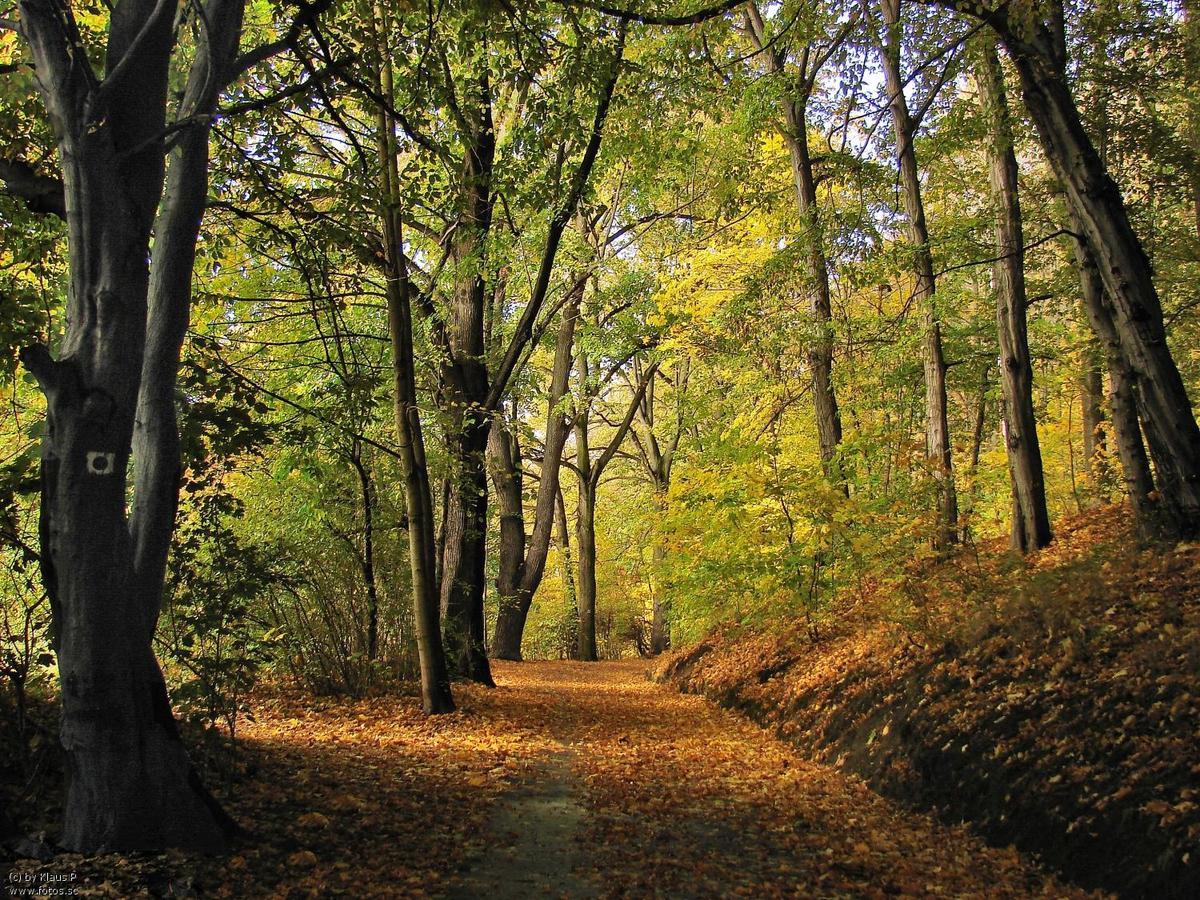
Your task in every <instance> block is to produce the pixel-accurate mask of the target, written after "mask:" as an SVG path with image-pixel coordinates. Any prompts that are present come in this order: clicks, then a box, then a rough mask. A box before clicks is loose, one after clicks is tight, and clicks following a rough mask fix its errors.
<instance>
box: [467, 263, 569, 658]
mask: <svg viewBox="0 0 1200 900" xmlns="http://www.w3.org/2000/svg"><path fill="white" fill-rule="evenodd" d="M586 284H587V278H586V276H577V277H575V278H574V279H573V280H572V287H571V293H570V295H569V296H568V297H567V301H566V304H565V306H564V307H563V312H562V322H561V324H560V325H559V328H558V336H557V338H556V340H555V349H554V364H553V367H552V369H551V372H550V389H549V391H548V392H547V409H546V432H545V434H546V437H545V440H544V442H543V448H544V451H543V454H542V471H541V476H540V477H539V479H538V494H537V505H536V506H535V508H534V514H533V531H532V533H531V535H530V537H529V543H528V547H526V542H525V520H524V509H523V506H522V501H521V483H520V470H519V467H518V461H519V459H520V453H519V448H518V447H516V443H515V441H512V442H511V443H510V445H509V447H508V448H506V446H505V444H502V443H499V442H498V441H496V440H493V441H492V442H491V443H489V447H488V450H489V459H490V460H491V461H492V480H493V482H494V483H495V485H496V494H497V496H498V497H499V500H500V571H499V575H498V576H497V578H496V588H497V593H498V594H499V598H500V608H499V611H498V613H497V616H496V631H495V635H494V639H493V641H492V656H494V657H495V658H497V659H512V660H519V659H520V658H521V639H522V637H523V635H524V633H525V620H526V618H527V617H528V615H529V608H530V605H531V604H532V603H533V595H534V594H535V593H536V592H537V589H538V586H539V585H540V584H541V582H542V576H543V575H544V574H545V571H546V557H547V555H548V553H549V551H550V537H551V533H552V529H553V525H554V507H555V502H556V498H557V496H558V485H559V470H560V460H561V458H562V452H563V447H564V446H565V445H566V442H567V435H568V433H569V431H570V429H569V428H568V427H567V417H566V413H565V412H564V410H563V409H562V401H563V398H564V397H566V395H567V391H568V389H569V387H570V378H571V361H572V356H573V352H574V347H575V325H576V322H577V321H578V319H579V304H580V302H581V300H582V298H583V291H584V288H585V286H586ZM506 449H509V452H505V451H506ZM513 451H515V453H514V452H513ZM506 529H507V530H506Z"/></svg>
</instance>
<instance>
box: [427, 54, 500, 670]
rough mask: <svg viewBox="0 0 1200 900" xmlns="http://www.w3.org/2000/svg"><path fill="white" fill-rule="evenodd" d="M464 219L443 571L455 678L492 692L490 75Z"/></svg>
mask: <svg viewBox="0 0 1200 900" xmlns="http://www.w3.org/2000/svg"><path fill="white" fill-rule="evenodd" d="M463 102H464V108H463V112H464V123H465V124H466V125H467V126H469V127H468V128H467V129H466V130H464V132H463V134H462V141H463V159H462V173H461V176H460V184H461V192H462V212H461V215H460V218H459V222H458V227H457V230H456V232H455V235H456V236H455V238H454V242H453V256H454V264H455V269H456V272H455V279H454V291H453V296H452V297H451V304H450V306H451V308H450V321H449V328H448V330H447V338H448V346H447V348H446V356H445V358H444V359H443V361H442V371H441V383H440V386H439V391H438V401H439V403H440V405H441V407H442V410H443V412H444V413H445V414H446V417H447V419H448V420H449V423H448V429H447V438H448V442H449V449H450V459H451V471H452V477H451V483H450V497H449V503H448V504H447V507H446V513H445V515H446V532H445V541H446V545H445V556H444V559H443V567H442V584H441V596H442V614H443V617H444V622H443V627H444V629H445V632H444V633H445V641H446V652H447V654H448V655H449V658H450V660H451V662H452V664H453V667H454V669H455V671H456V672H457V674H459V675H460V676H462V677H464V678H469V679H471V680H472V681H478V682H481V683H483V684H487V685H492V684H493V681H492V675H491V668H490V666H489V665H488V660H487V639H486V636H485V634H484V619H483V599H484V594H485V591H486V586H485V580H484V579H485V576H484V568H485V561H486V556H487V502H488V483H487V481H488V479H487V462H486V451H487V440H488V432H489V430H490V428H491V421H490V416H489V415H488V408H487V399H488V394H489V389H490V387H491V385H490V383H489V379H488V372H487V365H486V362H485V350H486V348H485V346H484V319H485V312H486V306H487V298H488V296H489V291H488V286H487V281H486V278H485V273H486V268H487V265H486V246H487V240H488V234H489V233H490V231H491V226H492V211H493V202H494V198H493V196H492V171H493V165H494V162H495V154H496V137H495V132H494V130H493V128H492V111H491V103H492V100H491V87H490V84H489V82H488V77H487V73H486V70H485V71H481V72H480V73H479V75H478V76H477V77H476V78H475V80H474V82H473V84H472V86H471V89H470V91H469V92H468V94H467V96H466V97H465V98H464V101H463Z"/></svg>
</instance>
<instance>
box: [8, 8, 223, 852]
mask: <svg viewBox="0 0 1200 900" xmlns="http://www.w3.org/2000/svg"><path fill="white" fill-rule="evenodd" d="M20 10H21V21H20V31H21V34H22V36H23V37H24V39H25V41H26V42H27V43H28V45H29V48H30V51H31V54H32V57H33V59H34V63H35V73H36V83H37V87H38V90H39V93H40V94H41V97H42V99H43V101H44V102H45V106H46V109H47V112H48V113H49V118H50V122H51V125H52V127H53V130H54V134H55V137H56V140H57V142H58V149H59V156H60V165H61V167H62V171H63V176H64V178H63V183H64V186H65V189H64V197H63V200H64V204H63V212H64V213H65V218H66V221H67V241H68V257H69V284H68V292H67V315H66V319H65V321H66V323H67V325H66V332H65V335H64V339H63V342H62V346H61V350H60V352H59V356H58V358H57V360H55V359H53V358H51V355H50V353H49V351H48V350H47V349H46V348H45V347H40V346H39V347H31V348H27V349H26V350H25V351H24V352H23V353H22V359H23V361H24V362H25V364H26V366H27V368H28V369H29V370H30V372H31V373H32V374H33V375H34V376H35V377H36V378H37V380H38V382H39V384H40V386H41V388H42V390H43V392H44V394H45V395H46V402H47V424H46V431H45V436H44V438H43V445H42V484H43V495H42V504H41V523H40V532H41V540H42V564H43V574H44V577H45V578H46V585H45V587H46V590H47V593H48V594H49V596H50V598H51V604H52V610H53V615H54V620H55V621H54V633H55V647H56V650H57V655H58V663H59V673H60V678H61V685H62V692H61V693H62V708H63V715H62V731H61V740H62V745H63V749H64V751H65V767H66V772H67V793H66V798H65V802H64V829H63V837H62V844H63V845H64V846H66V847H67V848H69V849H72V850H76V851H80V852H87V853H95V852H108V851H128V850H150V849H159V848H163V847H184V848H189V849H195V850H201V851H208V852H213V851H219V850H221V849H223V847H224V846H225V844H226V841H227V840H228V838H229V837H230V836H232V834H233V833H234V832H235V830H236V826H235V825H234V823H233V822H232V820H231V819H229V817H228V816H227V815H226V814H225V813H224V812H223V811H222V810H221V809H220V807H219V806H218V805H217V803H216V802H215V801H214V800H213V798H212V797H211V795H209V793H208V792H207V791H206V790H205V789H204V787H203V785H202V784H201V783H200V780H199V778H198V777H197V775H196V773H195V771H194V769H193V768H192V766H191V763H190V762H189V760H188V757H187V753H186V752H185V750H184V748H183V745H182V743H181V742H180V740H179V735H178V731H177V729H176V726H175V721H174V718H173V717H172V714H171V707H170V702H169V700H168V698H167V692H166V686H165V683H164V680H163V677H162V673H161V671H160V669H159V667H158V663H157V661H156V660H155V658H154V654H153V651H152V649H151V641H152V639H153V636H154V631H155V628H156V626H157V622H158V614H159V609H160V604H161V601H162V590H163V578H164V574H165V571H166V560H167V554H168V550H169V547H170V541H171V535H172V533H173V529H174V517H175V510H176V506H177V503H178V488H179V473H180V459H179V435H178V428H177V425H176V411H175V383H176V377H177V373H178V366H179V357H180V351H181V347H182V343H183V339H184V335H185V334H186V329H187V323H188V316H189V303H190V299H191V277H192V264H193V261H194V258H195V247H196V238H197V235H198V233H199V227H200V221H201V218H202V216H203V212H204V206H205V201H206V199H207V190H208V181H207V174H208V125H207V122H208V119H207V116H208V115H209V114H210V113H211V112H212V110H213V109H214V108H215V105H216V101H217V96H218V94H219V92H220V90H221V89H222V88H223V87H224V85H226V84H227V83H228V81H229V80H230V79H231V78H232V77H234V75H235V74H236V73H235V72H234V71H233V70H232V60H233V58H234V56H235V54H236V52H237V48H238V42H239V40H240V35H241V25H242V12H243V6H242V2H241V0H209V2H208V3H207V4H206V5H205V7H204V10H205V17H206V22H207V24H208V27H207V28H206V29H205V30H204V31H203V33H202V35H201V37H200V38H199V46H198V47H197V48H196V55H195V60H194V62H193V63H192V64H191V67H190V70H189V71H188V74H187V78H186V83H185V85H184V89H183V94H182V97H181V100H180V103H179V115H180V117H181V118H183V117H198V118H197V119H196V122H197V124H195V125H194V126H190V127H187V128H184V129H183V130H182V131H181V132H180V133H179V139H178V141H177V143H176V146H177V150H178V152H177V154H176V155H175V157H174V159H173V160H172V162H171V165H170V171H169V174H167V175H166V181H165V183H164V172H165V170H166V155H167V151H166V146H165V144H164V140H163V135H164V131H165V128H166V99H167V85H168V79H169V74H170V70H171V62H172V58H173V56H174V54H175V50H176V47H175V36H174V31H173V28H172V22H173V15H174V8H173V7H171V6H169V5H164V4H156V3H152V2H149V0H143V2H132V0H126V2H124V3H122V4H120V6H119V7H118V8H117V9H115V10H114V11H113V14H112V18H111V23H110V27H109V34H108V46H107V52H106V57H105V58H106V69H105V73H104V78H103V80H101V79H99V78H98V77H97V76H96V74H95V73H94V72H93V70H92V68H91V65H90V63H89V61H88V57H87V55H86V52H85V50H84V48H83V43H82V39H81V38H80V36H79V32H78V28H77V26H76V22H75V18H74V15H73V13H72V11H71V9H70V8H69V7H68V6H67V5H65V4H62V3H59V2H57V0H23V2H22V3H21V4H20ZM135 73H136V78H135ZM152 224H153V232H154V235H155V239H154V243H153V246H151V240H150V237H151V232H152ZM147 260H149V261H150V264H149V267H148V266H147ZM131 462H132V464H133V478H134V485H133V492H132V493H133V503H132V509H131V511H130V512H129V513H128V514H127V512H126V501H127V495H128V487H129V485H128V476H127V472H128V470H129V465H130V463H131Z"/></svg>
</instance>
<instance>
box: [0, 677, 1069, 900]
mask: <svg viewBox="0 0 1200 900" xmlns="http://www.w3.org/2000/svg"><path fill="white" fill-rule="evenodd" d="M645 670H646V665H645V664H644V663H642V662H638V661H632V662H619V663H601V664H591V665H585V664H581V663H558V662H555V663H523V664H512V663H501V664H498V665H496V667H495V674H496V681H497V683H498V684H499V687H498V688H496V689H495V690H487V689H485V688H481V687H475V686H463V685H459V686H456V688H455V690H456V698H457V700H458V703H459V711H458V712H456V713H453V714H452V715H448V716H437V717H434V718H432V719H431V718H427V717H425V716H424V715H422V714H421V712H420V709H419V708H418V706H417V703H416V700H415V698H414V697H411V696H399V697H397V696H388V697H379V698H373V699H368V700H360V701H344V700H314V699H313V698H311V697H306V696H301V695H276V696H272V697H267V696H260V697H258V698H256V700H255V703H254V708H255V719H254V721H252V722H247V724H246V725H245V728H244V735H245V738H244V743H243V745H242V749H241V754H242V760H243V765H242V767H241V772H240V774H239V775H238V776H237V777H236V778H234V779H233V780H232V781H231V782H226V783H225V784H221V783H214V787H215V788H216V789H217V791H218V792H219V793H220V795H221V796H222V798H223V801H224V802H225V803H226V805H227V807H228V808H229V809H230V811H231V812H232V813H233V814H234V816H235V817H236V818H237V819H238V821H239V822H241V823H242V824H243V825H244V826H245V827H246V828H247V829H248V830H249V835H248V837H247V838H246V840H245V841H244V842H243V843H242V844H241V845H240V846H239V847H237V848H235V850H234V852H233V853H232V854H231V855H230V856H229V857H228V858H225V859H220V860H213V859H207V858H203V857H188V856H185V855H183V854H172V853H168V854H158V855H139V856H106V857H93V858H90V859H83V858H81V857H78V856H71V855H68V854H63V855H60V856H58V857H56V858H55V859H53V860H51V861H50V862H48V863H38V862H36V861H34V860H19V861H16V862H14V863H11V864H9V865H8V868H9V870H10V875H9V877H10V878H11V877H12V875H11V873H13V872H16V873H17V875H18V877H19V878H24V879H27V881H28V880H30V879H36V878H37V877H38V873H46V874H47V875H49V874H51V873H59V874H61V875H63V876H67V877H71V878H73V879H74V880H73V881H72V882H71V883H72V884H73V885H77V886H78V887H79V889H80V890H79V893H80V895H83V896H97V897H122V898H124V897H162V896H176V897H178V896H202V897H209V896H212V897H229V898H244V897H271V898H288V900H291V898H308V897H313V898H317V897H353V898H367V897H380V898H384V897H386V898H394V897H401V898H407V897H447V898H452V900H461V898H475V897H479V898H484V900H504V898H522V900H524V898H531V900H532V898H540V897H570V898H593V897H595V898H617V897H630V898H641V897H670V898H675V897H683V898H690V897H728V896H747V897H755V898H758V897H805V898H809V897H867V898H872V897H887V896H906V897H913V898H916V897H922V898H923V897H937V896H942V897H979V898H985V897H986V898H1000V897H1031V896H1053V897H1074V896H1083V895H1082V894H1080V893H1078V892H1076V891H1073V890H1071V889H1068V888H1064V887H1063V886H1062V885H1059V884H1056V883H1055V882H1054V881H1053V880H1051V879H1049V878H1047V877H1046V876H1045V875H1044V874H1042V873H1040V872H1038V871H1037V870H1036V869H1034V868H1032V867H1031V866H1030V865H1029V864H1028V862H1027V861H1025V860H1022V859H1021V858H1019V857H1018V856H1017V854H1016V853H1015V852H1013V851H1010V850H994V849H987V848H985V847H984V846H983V845H982V844H981V843H980V842H979V841H978V840H977V839H975V838H973V837H971V836H970V835H969V834H968V833H967V832H966V831H965V830H962V829H947V828H943V827H940V826H937V825H935V824H934V823H933V822H931V821H930V820H929V819H927V818H925V817H922V816H918V815H914V814H911V813H907V812H904V811H902V810H900V809H898V808H897V807H896V806H894V805H893V804H890V803H888V802H887V801H885V800H883V799H882V798H880V797H879V796H877V795H875V794H873V793H872V792H871V791H869V790H867V789H866V788H865V787H864V786H862V785H861V784H859V783H857V782H855V781H852V780H850V779H847V778H845V777H843V776H841V775H840V774H838V773H837V772H836V771H835V770H833V769H830V768H828V767H823V766H817V765H813V764H811V763H808V762H805V761H804V760H802V759H801V758H800V757H798V756H797V755H796V754H795V753H794V752H793V751H792V750H790V749H789V748H788V747H787V746H786V745H784V744H782V743H781V742H779V741H777V740H775V739H774V738H772V737H771V736H770V735H768V734H767V733H766V732H764V731H762V730H761V729H759V728H757V727H755V726H753V725H751V724H749V723H748V722H746V721H745V720H743V719H741V718H739V717H737V716H735V715H734V714H732V713H729V712H725V711H723V710H720V709H717V708H715V707H714V706H712V705H710V704H708V703H706V702H705V701H704V700H702V699H700V698H698V697H693V696H683V695H680V694H676V693H673V692H671V691H669V690H667V689H665V688H663V687H659V686H657V685H653V684H651V683H649V682H647V681H646V677H645ZM3 862H4V861H3V860H2V859H0V863H3ZM2 875H3V872H0V876H2ZM22 883H25V882H22Z"/></svg>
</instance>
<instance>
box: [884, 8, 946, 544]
mask: <svg viewBox="0 0 1200 900" xmlns="http://www.w3.org/2000/svg"><path fill="white" fill-rule="evenodd" d="M880 9H881V10H882V13H883V34H882V35H881V41H880V45H879V55H880V59H881V60H882V63H883V73H884V85H885V87H886V89H887V92H888V106H889V109H890V110H891V114H892V130H893V132H894V133H895V136H896V158H897V163H898V166H899V171H900V186H901V189H902V193H903V195H904V211H905V215H906V217H907V220H908V241H909V245H910V247H911V248H912V264H913V276H914V278H915V281H916V283H915V286H914V288H913V302H914V304H915V305H916V306H917V308H918V309H919V310H920V311H921V320H922V328H923V331H924V338H923V341H922V359H923V362H924V367H925V445H926V452H927V453H928V456H929V460H930V464H931V466H932V469H933V476H934V479H935V482H936V485H937V507H938V523H937V529H936V531H935V534H934V540H933V544H934V547H935V548H937V549H940V550H941V549H945V548H947V547H948V546H950V545H951V544H953V543H955V542H956V541H957V539H958V495H957V493H956V491H955V487H954V467H953V460H952V457H951V449H950V424H949V416H948V403H947V397H946V357H945V354H944V353H943V350H942V330H941V322H940V320H939V317H938V310H937V299H936V296H935V292H936V290H937V282H936V279H935V277H934V271H933V254H932V253H931V252H930V249H929V248H930V244H929V229H928V227H927V226H926V224H925V205H924V203H923V201H922V198H921V173H920V169H919V168H918V167H917V153H916V148H915V146H914V144H913V139H914V138H915V137H916V131H917V123H916V122H914V121H913V118H912V116H911V114H910V113H909V109H908V101H907V99H905V96H904V79H903V78H902V76H901V73H900V44H901V40H900V39H901V24H900V0H880Z"/></svg>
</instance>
